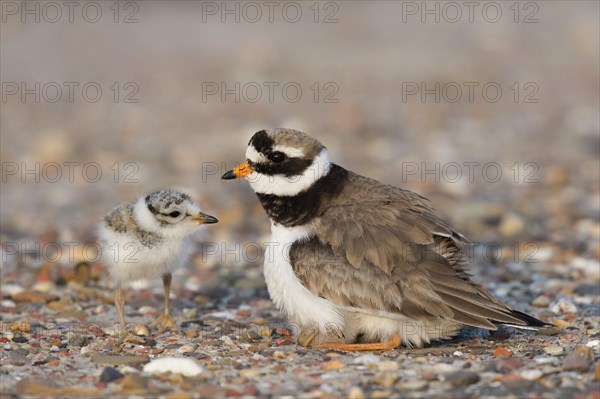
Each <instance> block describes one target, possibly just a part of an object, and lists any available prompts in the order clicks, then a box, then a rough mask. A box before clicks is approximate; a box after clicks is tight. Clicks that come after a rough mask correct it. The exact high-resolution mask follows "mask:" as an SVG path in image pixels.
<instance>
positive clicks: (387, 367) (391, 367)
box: [378, 360, 400, 371]
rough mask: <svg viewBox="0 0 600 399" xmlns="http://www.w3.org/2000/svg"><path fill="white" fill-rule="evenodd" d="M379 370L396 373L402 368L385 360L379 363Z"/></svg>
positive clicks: (396, 363)
mask: <svg viewBox="0 0 600 399" xmlns="http://www.w3.org/2000/svg"><path fill="white" fill-rule="evenodd" d="M378 368H379V370H381V371H396V370H398V369H399V368H400V364H399V363H398V362H394V361H391V360H384V361H382V362H381V363H379V366H378Z"/></svg>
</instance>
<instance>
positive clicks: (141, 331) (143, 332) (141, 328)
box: [133, 324, 150, 337]
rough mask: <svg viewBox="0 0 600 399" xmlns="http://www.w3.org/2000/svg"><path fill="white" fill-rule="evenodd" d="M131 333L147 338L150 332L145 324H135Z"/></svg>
mask: <svg viewBox="0 0 600 399" xmlns="http://www.w3.org/2000/svg"><path fill="white" fill-rule="evenodd" d="M133 333H134V334H135V335H137V336H139V337H148V336H149V335H150V330H149V329H148V326H146V325H145V324H136V325H135V327H134V328H133Z"/></svg>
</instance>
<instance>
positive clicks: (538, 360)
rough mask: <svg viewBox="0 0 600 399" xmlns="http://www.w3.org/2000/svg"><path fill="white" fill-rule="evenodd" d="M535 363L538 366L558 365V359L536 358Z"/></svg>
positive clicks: (551, 357)
mask: <svg viewBox="0 0 600 399" xmlns="http://www.w3.org/2000/svg"><path fill="white" fill-rule="evenodd" d="M533 361H534V362H536V363H537V364H555V363H558V358H556V357H553V356H544V355H541V356H536V357H534V358H533Z"/></svg>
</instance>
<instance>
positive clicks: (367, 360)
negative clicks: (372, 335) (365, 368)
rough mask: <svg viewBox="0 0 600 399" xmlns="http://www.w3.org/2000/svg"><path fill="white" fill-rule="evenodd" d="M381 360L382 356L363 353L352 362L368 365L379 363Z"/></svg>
mask: <svg viewBox="0 0 600 399" xmlns="http://www.w3.org/2000/svg"><path fill="white" fill-rule="evenodd" d="M380 362H381V357H380V356H375V355H361V356H358V357H356V358H355V359H354V360H353V361H352V363H354V364H364V365H368V364H379V363H380Z"/></svg>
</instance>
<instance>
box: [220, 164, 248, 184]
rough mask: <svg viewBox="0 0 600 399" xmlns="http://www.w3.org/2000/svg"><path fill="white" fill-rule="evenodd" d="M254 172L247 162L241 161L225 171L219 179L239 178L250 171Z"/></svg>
mask: <svg viewBox="0 0 600 399" xmlns="http://www.w3.org/2000/svg"><path fill="white" fill-rule="evenodd" d="M252 172H254V170H252V168H251V167H250V165H248V162H242V163H241V164H239V165H238V166H236V167H235V168H234V169H233V170H230V171H229V172H227V173H225V174H224V175H223V176H221V179H225V180H230V179H241V178H243V177H246V176H248V175H249V174H250V173H252Z"/></svg>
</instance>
